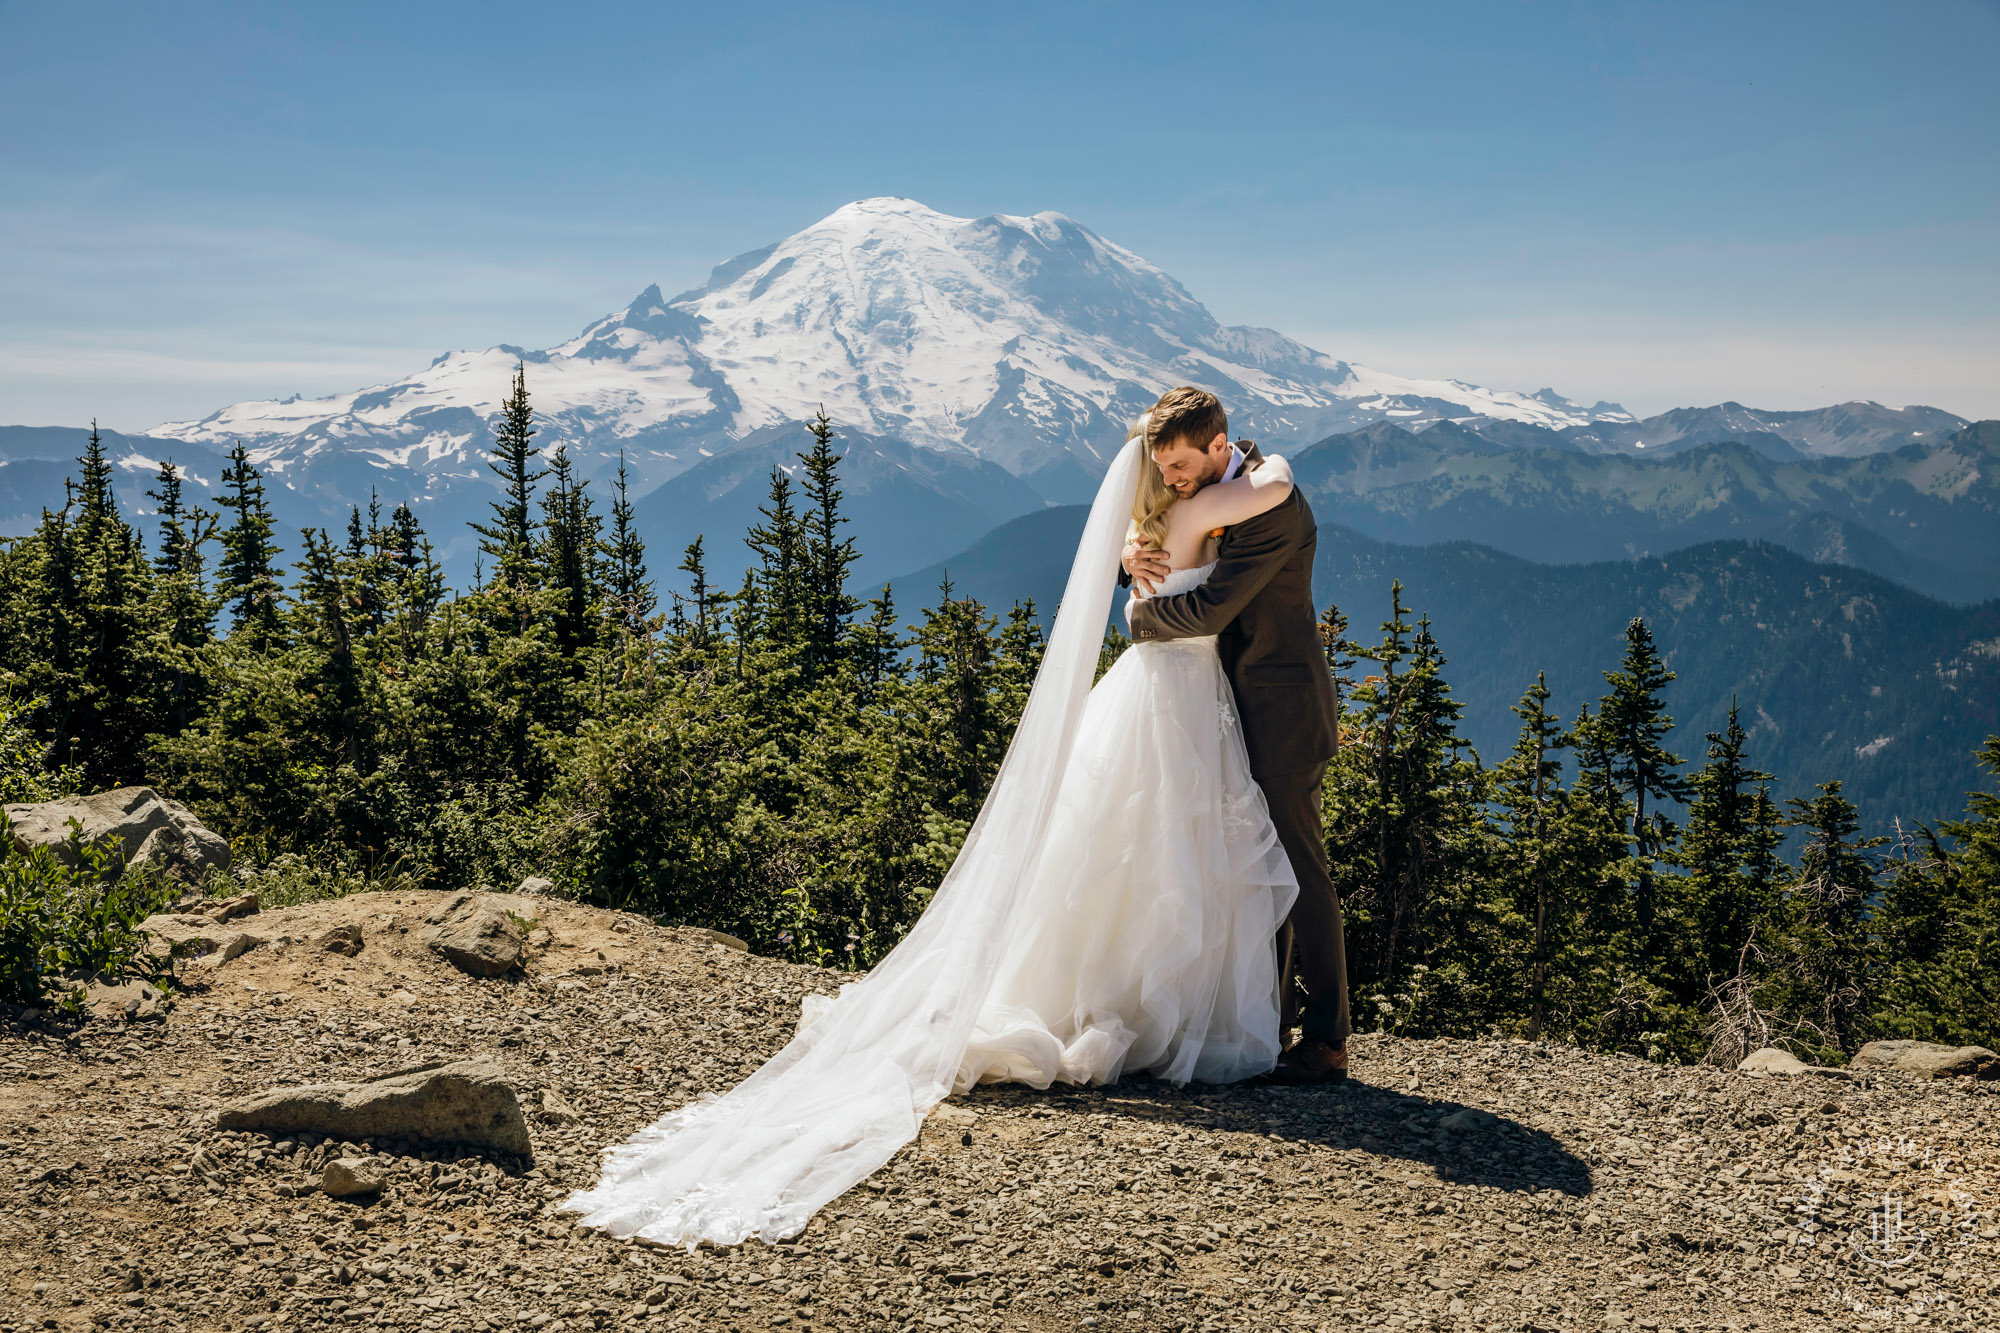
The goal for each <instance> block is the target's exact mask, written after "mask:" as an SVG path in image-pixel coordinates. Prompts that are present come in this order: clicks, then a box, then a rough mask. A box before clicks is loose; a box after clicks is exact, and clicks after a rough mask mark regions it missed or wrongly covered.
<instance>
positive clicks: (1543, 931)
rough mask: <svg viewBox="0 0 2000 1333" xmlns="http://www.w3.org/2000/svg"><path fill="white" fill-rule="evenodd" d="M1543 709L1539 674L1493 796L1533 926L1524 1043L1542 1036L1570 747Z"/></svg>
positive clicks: (1520, 711) (1545, 691) (1520, 710)
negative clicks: (1566, 752) (1565, 757)
mask: <svg viewBox="0 0 2000 1333" xmlns="http://www.w3.org/2000/svg"><path fill="white" fill-rule="evenodd" d="M1548 705H1549V687H1548V682H1547V680H1546V679H1545V678H1544V673H1542V672H1539V671H1538V672H1536V673H1535V683H1534V684H1533V685H1532V686H1530V687H1529V689H1528V692H1527V693H1526V694H1524V695H1522V696H1521V702H1520V703H1518V704H1515V705H1514V712H1515V714H1516V715H1518V716H1519V717H1520V719H1521V735H1520V739H1518V740H1517V741H1515V742H1514V754H1513V757H1512V760H1511V761H1510V762H1509V763H1507V764H1504V765H1502V766H1501V770H1500V773H1499V775H1498V777H1499V781H1498V789H1497V793H1496V794H1497V796H1498V798H1499V802H1500V805H1501V807H1502V809H1504V810H1505V811H1506V812H1507V816H1508V832H1509V839H1508V842H1509V851H1508V855H1507V857H1506V858H1505V861H1506V863H1507V864H1508V865H1509V866H1510V867H1511V868H1512V869H1513V870H1514V871H1515V872H1516V874H1517V876H1518V878H1519V880H1520V881H1521V882H1522V884H1523V885H1524V887H1525V888H1526V891H1527V892H1526V894H1525V897H1526V899H1527V902H1528V904H1530V905H1531V906H1530V911H1531V915H1532V918H1533V921H1534V938H1533V942H1532V943H1531V945H1530V946H1529V953H1528V958H1529V976H1528V1030H1527V1036H1528V1040H1529V1041H1537V1040H1540V1038H1541V1035H1542V1019H1543V1012H1542V1005H1543V999H1544V996H1545V988H1546V987H1547V985H1548V973H1549V954H1550V941H1551V938H1552V934H1553V931H1552V927H1553V925H1554V922H1553V920H1552V916H1553V914H1554V912H1555V911H1556V907H1555V903H1554V898H1555V888H1556V881H1557V877H1558V876H1560V875H1561V874H1562V871H1563V870H1564V869H1565V868H1566V867H1562V866H1561V865H1559V864H1558V859H1559V854H1558V852H1557V851H1556V848H1555V846H1554V844H1555V842H1556V838H1555V837H1553V836H1552V834H1553V833H1554V831H1555V828H1556V826H1557V824H1558V823H1559V821H1560V820H1561V818H1562V811H1561V807H1562V804H1563V790H1562V781H1561V778H1562V760H1561V758H1560V757H1559V752H1560V751H1562V750H1563V749H1565V748H1567V747H1568V745H1569V743H1570V741H1569V737H1568V736H1567V735H1565V734H1564V732H1563V729H1562V724H1561V723H1560V722H1559V721H1558V720H1557V719H1556V718H1555V717H1554V716H1553V715H1552V714H1551V713H1550V712H1549V709H1548Z"/></svg>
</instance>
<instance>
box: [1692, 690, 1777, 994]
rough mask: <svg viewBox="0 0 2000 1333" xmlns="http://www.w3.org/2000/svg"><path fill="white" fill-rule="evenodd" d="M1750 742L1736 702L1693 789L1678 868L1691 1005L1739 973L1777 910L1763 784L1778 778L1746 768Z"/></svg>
mask: <svg viewBox="0 0 2000 1333" xmlns="http://www.w3.org/2000/svg"><path fill="white" fill-rule="evenodd" d="M1745 740H1746V737H1745V734H1744V731H1743V727H1742V724H1741V723H1740V722H1739V721H1738V720H1737V710H1736V704H1735V702H1734V701H1733V700H1732V701H1731V702H1730V706H1729V722H1728V725H1727V726H1725V727H1724V728H1723V730H1721V731H1719V732H1715V731H1712V732H1710V733H1708V755H1707V760H1706V762H1705V763H1704V764H1703V765H1702V768H1701V770H1700V771H1699V772H1697V773H1696V774H1695V775H1694V778H1693V779H1692V781H1690V783H1689V784H1688V785H1689V789H1690V792H1691V794H1692V797H1693V799H1692V801H1691V803H1690V804H1689V806H1688V816H1687V827H1686V829H1685V831H1684V832H1683V833H1682V835H1681V839H1680V849H1679V855H1678V857H1677V863H1678V864H1679V866H1680V867H1681V868H1682V870H1684V871H1685V872H1686V876H1687V879H1686V883H1685V885H1684V886H1683V894H1684V896H1685V898H1686V900H1687V905H1688V908H1689V917H1690V919H1689V920H1688V921H1687V922H1686V926H1687V929H1686V930H1684V931H1683V932H1682V933H1681V936H1680V941H1679V949H1680V952H1681V955H1682V958H1683V960H1684V964H1685V967H1684V972H1683V975H1682V977H1681V978H1680V982H1679V987H1678V989H1679V993H1680V996H1681V998H1682V999H1683V1000H1684V1001H1687V1002H1689V1003H1694V1002H1697V1001H1699V1000H1700V999H1701V998H1702V997H1703V996H1704V995H1705V994H1706V993H1707V991H1708V988H1709V987H1710V986H1712V985H1714V984H1716V983H1717V982H1718V981H1720V980H1721V979H1723V978H1726V977H1728V976H1730V975H1731V974H1732V973H1734V972H1735V970H1736V965H1737V960H1738V958H1739V957H1740V956H1741V955H1742V952H1743V946H1744V944H1745V943H1746V942H1748V940H1749V939H1750V934H1751V931H1752V930H1753V929H1754V928H1755V927H1756V926H1757V925H1758V923H1759V922H1762V921H1764V920H1765V918H1766V917H1767V916H1768V915H1769V914H1770V912H1771V910H1772V908H1773V907H1774V906H1775V905H1776V889H1777V885H1776V883H1775V880H1774V879H1773V878H1772V877H1771V876H1770V874H1769V871H1768V867H1767V863H1766V861H1765V858H1767V857H1768V858H1771V859H1772V860H1775V853H1776V846H1775V843H1774V841H1773V840H1772V839H1771V838H1770V836H1769V835H1770V832H1771V831H1773V830H1770V828H1769V826H1760V825H1759V822H1758V821H1759V820H1762V819H1764V818H1766V817H1767V816H1766V811H1765V810H1764V809H1763V808H1761V807H1760V806H1759V804H1758V799H1759V796H1760V795H1762V796H1763V799H1764V801H1765V802H1766V803H1768V801H1769V796H1768V794H1767V793H1764V791H1763V789H1762V788H1761V786H1760V785H1759V784H1763V783H1767V782H1769V781H1770V778H1771V775H1770V774H1768V773H1760V772H1758V771H1757V770H1755V769H1753V768H1751V767H1750V765H1749V764H1748V762H1746V760H1745V758H1744V743H1745ZM1746 872H1747V873H1746Z"/></svg>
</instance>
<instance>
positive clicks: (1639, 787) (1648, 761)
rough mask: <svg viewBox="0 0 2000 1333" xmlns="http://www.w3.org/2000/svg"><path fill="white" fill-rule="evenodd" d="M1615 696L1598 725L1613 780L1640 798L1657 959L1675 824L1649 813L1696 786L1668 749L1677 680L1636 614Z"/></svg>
mask: <svg viewBox="0 0 2000 1333" xmlns="http://www.w3.org/2000/svg"><path fill="white" fill-rule="evenodd" d="M1604 678H1605V680H1607V681H1609V682H1610V684H1611V693H1609V694H1607V695H1605V696H1604V697H1603V699H1602V700H1601V701H1600V705H1599V709H1598V717H1597V723H1596V725H1597V726H1598V727H1600V728H1601V729H1602V733H1603V735H1602V744H1603V745H1604V746H1605V747H1606V749H1607V750H1608V752H1609V754H1610V757H1611V775H1612V777H1613V778H1614V779H1615V780H1616V782H1617V783H1618V786H1619V788H1620V790H1621V791H1623V792H1624V793H1626V794H1627V795H1629V796H1630V797H1631V800H1632V849H1633V855H1634V856H1635V857H1636V859H1637V863H1638V865H1637V876H1636V884H1635V894H1634V900H1635V904H1636V906H1637V910H1638V915H1639V933H1640V943H1641V947H1642V948H1643V949H1645V951H1646V953H1647V955H1648V956H1649V957H1650V956H1651V955H1652V954H1653V953H1654V952H1655V949H1656V946H1657V943H1658V917H1659V905H1658V903H1657V901H1656V897H1657V894H1656V884H1655V879H1654V867H1655V863H1656V862H1657V861H1658V860H1659V857H1660V854H1661V853H1662V851H1664V850H1665V849H1666V848H1668V847H1670V846H1671V845H1672V843H1673V838H1674V832H1675V830H1674V824H1673V821H1671V820H1670V819H1668V818H1667V817H1666V816H1665V815H1664V814H1662V813H1661V812H1659V811H1658V810H1657V809H1656V810H1655V811H1654V812H1653V813H1652V814H1651V815H1648V814H1647V811H1646V802H1647V800H1648V799H1649V798H1650V799H1652V800H1654V801H1669V800H1671V801H1684V800H1686V799H1687V795H1688V786H1687V782H1686V780H1685V779H1683V778H1681V777H1680V776H1679V775H1678V774H1676V773H1675V772H1674V770H1675V769H1676V768H1678V767H1680V762H1681V761H1680V756H1679V755H1676V754H1674V753H1672V752H1671V751H1669V750H1668V749H1667V748H1666V745H1665V741H1666V738H1667V735H1668V733H1670V732H1671V731H1672V730H1673V726H1674V720H1673V718H1671V717H1669V716H1668V715H1667V711H1666V704H1665V702H1664V701H1663V700H1662V699H1661V697H1660V692H1661V691H1662V690H1663V689H1664V688H1665V687H1666V686H1667V684H1668V683H1669V682H1670V681H1672V680H1673V679H1674V673H1673V672H1671V671H1669V670H1667V669H1666V664H1665V663H1664V662H1662V661H1661V660H1660V655H1659V653H1658V651H1657V650H1655V648H1654V647H1653V634H1652V631H1651V630H1649V629H1647V628H1646V622H1645V621H1644V620H1643V619H1641V618H1640V617H1638V616H1634V617H1633V618H1632V620H1631V622H1630V623H1629V624H1627V625H1626V626H1625V657H1624V661H1623V662H1622V663H1621V664H1620V667H1619V669H1618V670H1616V671H1607V672H1605V673H1604Z"/></svg>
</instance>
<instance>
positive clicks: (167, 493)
mask: <svg viewBox="0 0 2000 1333" xmlns="http://www.w3.org/2000/svg"><path fill="white" fill-rule="evenodd" d="M158 485H159V488H160V489H158V490H157V491H147V492H146V498H147V499H149V500H151V501H152V502H153V503H154V504H156V505H158V506H159V509H158V510H157V511H156V512H157V513H158V515H159V519H160V553H159V554H158V555H157V556H155V557H154V558H153V569H154V572H156V573H158V574H159V575H161V576H162V577H171V576H172V575H175V574H179V573H181V572H182V569H183V567H184V565H185V562H186V560H187V549H188V534H187V528H186V526H185V525H184V524H183V523H182V519H183V518H184V517H185V516H186V515H185V512H184V511H183V510H182V509H181V474H180V469H179V468H177V467H175V466H174V464H173V460H172V459H168V460H167V461H166V462H164V463H162V464H160V471H159V477H158Z"/></svg>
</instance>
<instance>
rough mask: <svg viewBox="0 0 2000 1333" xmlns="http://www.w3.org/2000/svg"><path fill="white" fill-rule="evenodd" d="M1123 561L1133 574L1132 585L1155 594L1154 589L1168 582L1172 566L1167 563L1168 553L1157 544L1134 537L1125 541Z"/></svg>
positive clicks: (1128, 571) (1127, 571)
mask: <svg viewBox="0 0 2000 1333" xmlns="http://www.w3.org/2000/svg"><path fill="white" fill-rule="evenodd" d="M1121 563H1123V564H1124V566H1125V572H1126V573H1127V574H1130V575H1131V576H1132V586H1133V587H1135V588H1137V589H1139V590H1140V591H1141V592H1143V593H1145V594H1146V595H1147V596H1148V597H1151V596H1152V595H1153V589H1155V588H1157V587H1159V586H1160V585H1161V584H1162V583H1164V582H1166V579H1167V574H1168V572H1169V570H1170V569H1171V566H1170V565H1169V564H1168V563H1167V553H1166V552H1165V551H1162V550H1161V549H1160V548H1159V547H1157V546H1148V545H1147V544H1146V543H1144V542H1142V541H1140V540H1139V539H1138V538H1137V537H1134V538H1133V539H1132V540H1131V541H1129V542H1126V543H1125V555H1124V557H1123V560H1122V561H1121Z"/></svg>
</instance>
